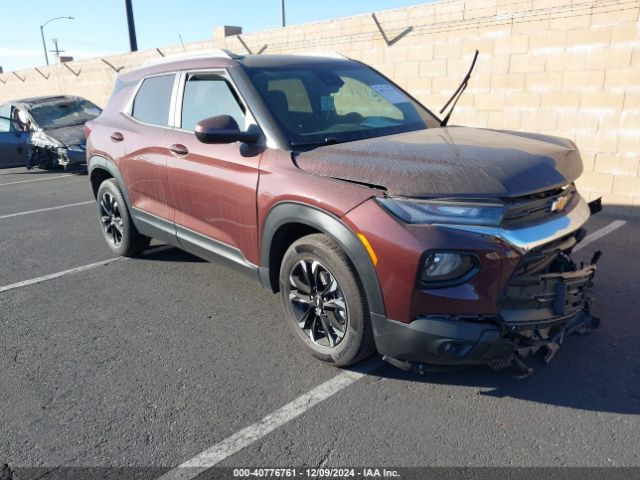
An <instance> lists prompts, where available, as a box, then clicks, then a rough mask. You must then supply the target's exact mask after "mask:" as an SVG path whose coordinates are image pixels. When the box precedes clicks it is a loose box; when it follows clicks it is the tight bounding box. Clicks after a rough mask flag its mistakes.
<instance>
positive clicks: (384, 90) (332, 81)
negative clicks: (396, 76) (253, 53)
mask: <svg viewBox="0 0 640 480" xmlns="http://www.w3.org/2000/svg"><path fill="white" fill-rule="evenodd" d="M247 70H248V72H249V76H250V78H251V80H252V82H253V84H254V85H255V87H256V89H257V90H258V92H259V93H260V95H261V96H262V98H263V99H264V101H265V103H266V104H267V107H268V108H269V110H270V111H271V114H272V115H273V117H274V118H275V120H276V122H277V123H278V124H279V126H280V128H281V129H282V130H283V132H284V133H285V135H286V137H287V139H288V140H289V143H290V145H291V146H293V147H296V146H314V145H323V144H330V143H341V142H348V141H353V140H360V139H364V138H371V137H378V136H382V135H390V134H393V133H402V132H408V131H413V130H421V129H425V128H429V127H433V126H437V125H438V121H437V120H436V119H435V117H433V116H432V115H431V114H430V113H429V112H428V111H427V110H426V109H425V108H424V107H422V106H421V105H420V104H418V103H417V102H415V101H414V100H412V99H411V98H410V97H409V96H407V95H406V94H405V93H404V92H403V91H402V90H401V89H400V88H399V87H397V86H396V85H394V84H393V83H391V82H390V81H389V80H387V79H386V78H384V77H383V76H382V75H380V74H379V73H377V72H375V71H374V70H372V69H370V68H368V67H365V66H364V65H360V64H356V63H353V62H340V63H333V64H331V63H328V64H322V65H321V66H319V65H318V66H316V65H311V66H309V65H305V66H300V67H282V68H280V67H266V68H262V67H251V68H248V69H247Z"/></svg>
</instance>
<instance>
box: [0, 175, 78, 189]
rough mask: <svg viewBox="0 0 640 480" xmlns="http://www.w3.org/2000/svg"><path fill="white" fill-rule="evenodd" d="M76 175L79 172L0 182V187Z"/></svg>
mask: <svg viewBox="0 0 640 480" xmlns="http://www.w3.org/2000/svg"><path fill="white" fill-rule="evenodd" d="M78 175H80V174H79V173H69V174H67V175H56V176H55V177H45V178H34V179H32V180H19V181H17V182H8V183H0V187H5V186H7V185H18V184H19V183H31V182H43V181H45V180H54V179H56V178H65V177H77V176H78Z"/></svg>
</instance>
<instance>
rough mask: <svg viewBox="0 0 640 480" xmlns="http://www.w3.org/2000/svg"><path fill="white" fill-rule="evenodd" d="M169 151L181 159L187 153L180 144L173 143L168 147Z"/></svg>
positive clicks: (185, 148)
mask: <svg viewBox="0 0 640 480" xmlns="http://www.w3.org/2000/svg"><path fill="white" fill-rule="evenodd" d="M169 150H171V153H174V154H175V155H179V156H181V157H182V156H184V155H186V154H187V153H189V150H188V149H187V147H185V146H184V145H182V144H180V143H174V144H173V145H171V146H170V147H169Z"/></svg>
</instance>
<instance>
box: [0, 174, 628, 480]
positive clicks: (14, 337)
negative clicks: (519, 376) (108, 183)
mask: <svg viewBox="0 0 640 480" xmlns="http://www.w3.org/2000/svg"><path fill="white" fill-rule="evenodd" d="M54 177H55V178H54ZM91 200H93V196H92V193H91V188H90V185H89V181H88V178H87V177H86V176H85V175H66V174H64V173H63V172H59V171H58V172H48V173H36V174H33V173H32V174H25V170H24V169H9V170H0V332H1V336H2V337H1V338H2V344H1V345H2V346H1V348H0V372H2V375H1V377H0V379H1V380H0V381H1V385H2V389H1V391H2V398H3V401H2V402H0V464H1V463H8V464H9V465H10V466H11V467H12V468H15V467H45V471H49V470H47V469H52V470H53V469H55V468H56V467H60V466H64V467H72V466H84V467H114V466H119V467H165V468H166V469H170V468H173V467H175V466H177V465H180V464H183V463H184V462H187V461H188V460H189V459H192V458H193V457H194V456H196V455H198V454H199V453H201V452H203V451H206V450H207V449H209V448H211V447H212V446H216V445H220V444H221V442H222V443H224V442H225V439H229V438H230V437H231V438H234V434H236V433H237V432H239V431H242V430H243V429H245V428H246V427H248V426H251V425H253V424H255V423H256V422H260V421H261V419H263V418H265V417H267V418H272V417H270V415H272V414H273V412H276V411H278V409H281V407H283V405H287V404H289V403H290V402H292V401H295V400H296V399H298V398H300V397H301V396H304V395H305V394H306V393H307V392H309V391H312V390H313V389H314V388H316V387H318V386H319V385H322V384H324V382H328V381H332V379H335V378H336V377H339V376H340V375H343V373H342V372H341V371H340V370H337V369H335V368H332V367H330V366H327V365H324V364H322V363H320V362H319V361H317V360H314V359H313V358H311V357H310V356H309V355H307V354H306V353H305V352H304V351H303V350H302V349H301V348H300V347H298V346H297V344H296V343H295V342H294V338H293V336H292V335H291V333H290V332H289V330H288V327H287V326H286V325H285V323H284V320H283V318H282V316H283V313H282V308H281V305H280V300H279V297H278V296H275V295H272V294H271V293H270V292H268V291H265V290H263V289H262V288H261V287H260V286H259V285H258V284H256V283H254V282H252V281H251V280H249V279H247V278H245V277H243V276H242V275H240V274H237V273H235V272H234V271H232V270H227V269H225V268H224V267H221V266H217V265H213V264H209V263H206V262H204V261H201V260H200V259H198V258H196V257H193V256H191V255H189V254H186V253H183V252H181V251H179V250H177V249H175V248H166V249H160V250H159V251H158V250H157V249H156V250H151V251H150V252H148V253H146V254H144V255H143V256H141V257H140V258H136V259H121V258H118V259H116V258H114V256H113V254H112V253H111V252H110V250H109V249H108V248H107V247H106V245H105V244H104V242H103V240H102V238H101V236H100V231H99V227H98V225H97V218H96V207H95V204H93V203H84V202H90V201H91ZM52 207H63V208H56V209H53V210H49V209H50V208H52ZM37 210H39V211H37ZM33 211H37V212H34V213H24V212H33ZM23 213H24V214H23ZM615 220H616V218H615V217H607V216H598V217H594V218H593V219H591V220H590V221H589V223H588V225H587V226H588V228H589V230H590V231H596V230H598V229H600V228H603V227H605V226H607V225H609V224H611V222H613V221H615ZM159 245H161V244H159V243H157V242H154V243H153V244H152V247H153V246H159ZM597 249H600V250H602V251H603V253H604V254H603V257H602V259H601V261H600V263H599V265H598V267H599V268H598V272H597V277H596V284H597V285H596V289H595V290H596V295H597V298H596V301H595V304H594V313H595V314H596V315H597V316H599V317H600V318H601V319H602V325H601V328H600V329H599V330H597V331H596V332H594V333H592V334H589V335H585V336H573V337H570V338H569V339H567V341H566V343H565V345H564V346H563V347H562V349H561V350H560V352H559V353H558V354H557V356H556V358H555V359H554V360H553V362H552V363H551V364H549V365H545V364H544V363H543V362H542V361H536V362H534V367H535V368H536V373H535V374H534V375H533V376H532V377H530V378H529V379H527V380H525V381H516V380H513V379H511V378H509V377H508V376H506V375H505V374H504V373H502V372H493V371H491V370H490V369H488V368H485V367H478V368H469V369H465V370H461V371H456V372H448V373H438V374H435V373H434V374H427V375H425V376H423V377H420V376H417V375H415V374H412V373H406V372H403V371H400V370H398V369H395V368H393V367H390V366H385V365H382V366H380V365H381V363H380V360H379V358H373V359H371V360H369V361H368V363H367V364H366V365H367V366H368V367H367V368H368V369H369V372H368V373H366V374H364V375H361V376H358V377H357V378H356V377H354V379H352V380H350V381H349V382H348V384H346V386H344V388H341V389H340V390H338V391H336V392H335V393H332V394H331V395H328V396H326V399H324V400H323V401H319V402H317V404H313V405H311V406H309V408H302V409H301V410H300V412H299V414H298V415H296V416H294V418H292V419H290V420H289V419H287V420H285V421H283V422H281V423H282V425H280V426H278V427H277V428H273V429H272V430H270V431H268V433H265V434H263V435H261V436H260V435H257V436H256V438H255V440H253V441H246V442H245V444H242V445H243V446H242V447H241V448H239V449H237V451H233V450H229V454H228V455H227V456H226V457H224V458H223V459H222V460H221V462H220V463H219V465H221V466H230V467H244V466H264V467H275V466H280V467H282V466H297V467H302V466H329V467H340V466H356V467H357V466H360V467H365V466H372V465H384V466H396V467H398V466H426V465H430V466H458V467H459V466H640V457H639V448H638V445H640V357H639V356H638V353H637V352H638V345H640V328H639V326H638V312H640V308H639V307H640V296H639V295H638V293H639V289H638V283H637V280H638V274H639V273H640V256H639V255H638V254H637V252H638V251H639V250H640V224H639V223H638V222H633V221H628V222H627V223H626V224H625V225H624V226H622V227H620V228H618V229H616V230H614V231H612V232H611V233H609V234H608V235H606V236H604V237H602V238H600V239H599V240H596V241H595V242H593V243H592V244H590V245H588V246H587V247H585V248H584V249H582V250H581V251H580V252H578V253H577V255H576V256H577V257H578V258H579V259H583V260H587V259H589V258H590V257H591V255H593V252H594V251H595V250H597ZM109 259H114V260H113V261H112V262H105V263H103V264H100V265H98V266H93V267H91V268H86V269H81V270H79V271H76V272H71V273H67V274H63V275H61V276H58V277H57V278H52V279H46V278H45V279H42V277H43V276H47V275H50V274H53V273H56V272H63V271H66V270H69V269H73V268H75V267H83V266H87V265H91V264H94V263H95V262H100V261H103V260H105V261H106V260H109ZM39 278H40V279H42V280H41V281H37V283H31V284H29V282H30V281H32V280H34V279H36V280H37V279H39ZM7 286H11V288H9V289H5V291H3V287H7ZM356 370H357V369H356ZM304 398H306V397H304ZM255 431H257V430H255Z"/></svg>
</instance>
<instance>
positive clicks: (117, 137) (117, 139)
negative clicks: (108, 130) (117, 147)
mask: <svg viewBox="0 0 640 480" xmlns="http://www.w3.org/2000/svg"><path fill="white" fill-rule="evenodd" d="M111 140H113V141H114V142H121V141H122V140H124V135H122V134H121V133H120V132H113V133H112V134H111Z"/></svg>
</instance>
